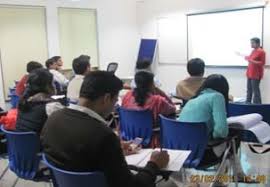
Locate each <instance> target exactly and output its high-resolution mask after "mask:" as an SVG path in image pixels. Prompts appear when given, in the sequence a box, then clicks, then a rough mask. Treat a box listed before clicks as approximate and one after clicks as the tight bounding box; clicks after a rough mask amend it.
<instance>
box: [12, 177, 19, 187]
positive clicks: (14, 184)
mask: <svg viewBox="0 0 270 187" xmlns="http://www.w3.org/2000/svg"><path fill="white" fill-rule="evenodd" d="M18 181H19V177H17V178H16V180H15V181H14V183H13V185H12V187H15V186H16V185H17V183H18Z"/></svg>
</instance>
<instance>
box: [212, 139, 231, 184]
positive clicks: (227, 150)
mask: <svg viewBox="0 0 270 187" xmlns="http://www.w3.org/2000/svg"><path fill="white" fill-rule="evenodd" d="M230 149H231V144H229V146H228V147H227V149H226V150H225V153H224V155H223V158H222V161H221V163H220V166H219V168H218V170H217V172H216V175H215V178H214V181H217V177H218V176H219V175H220V173H221V171H222V169H223V165H224V164H225V163H226V159H227V157H228V155H229V152H230ZM214 183H215V182H212V183H211V184H210V187H213V185H214Z"/></svg>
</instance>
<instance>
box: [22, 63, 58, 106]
mask: <svg viewBox="0 0 270 187" xmlns="http://www.w3.org/2000/svg"><path fill="white" fill-rule="evenodd" d="M52 83H53V75H52V74H51V73H50V72H49V71H48V70H47V69H44V68H39V69H36V70H33V71H32V72H31V73H30V74H29V76H28V79H27V85H26V89H25V92H24V95H23V96H22V98H21V99H20V102H19V109H22V110H24V109H27V108H28V99H29V98H30V97H31V96H33V95H36V94H38V93H43V94H47V95H52V94H53V93H54V88H53V85H52Z"/></svg>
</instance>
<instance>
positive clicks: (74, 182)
mask: <svg viewBox="0 0 270 187" xmlns="http://www.w3.org/2000/svg"><path fill="white" fill-rule="evenodd" d="M42 158H43V161H44V163H45V164H46V165H47V166H48V167H49V168H50V169H51V170H52V172H53V175H54V179H55V181H54V186H55V187H56V186H57V187H89V186H91V187H107V182H106V178H105V176H104V175H103V173H101V172H70V171H65V170H62V169H59V168H56V167H55V166H53V165H52V164H50V163H49V162H48V160H47V159H46V156H45V154H42Z"/></svg>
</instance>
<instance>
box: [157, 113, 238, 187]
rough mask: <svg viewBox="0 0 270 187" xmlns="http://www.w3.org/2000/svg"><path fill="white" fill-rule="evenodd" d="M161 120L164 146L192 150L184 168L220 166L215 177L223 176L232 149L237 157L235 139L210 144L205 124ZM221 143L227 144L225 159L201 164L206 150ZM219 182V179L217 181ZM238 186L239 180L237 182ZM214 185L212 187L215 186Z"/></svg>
mask: <svg viewBox="0 0 270 187" xmlns="http://www.w3.org/2000/svg"><path fill="white" fill-rule="evenodd" d="M160 118H161V126H160V130H161V142H162V146H163V147H164V148H167V149H176V150H191V154H190V155H189V157H188V158H187V160H186V161H185V163H184V168H195V169H198V170H207V169H208V168H210V167H212V166H216V165H217V164H220V166H219V168H218V169H217V171H216V174H215V177H216V178H218V176H219V175H220V174H221V171H222V170H221V168H222V167H223V166H224V164H226V159H228V158H229V155H230V154H229V152H230V149H231V148H232V149H233V157H236V148H235V140H234V138H228V139H221V140H217V141H215V142H211V145H210V143H209V142H208V130H207V125H206V124H205V123H186V122H179V121H176V120H172V119H169V118H165V117H163V116H162V115H160ZM221 143H227V145H228V146H227V148H226V150H225V152H224V154H223V157H222V158H220V159H217V160H216V161H213V163H201V160H202V158H203V156H204V152H205V150H206V148H213V147H216V146H218V145H220V144H221ZM217 180H218V179H217ZM235 183H236V186H237V185H238V182H237V179H236V181H235ZM213 184H214V183H212V184H211V185H210V186H213Z"/></svg>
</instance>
